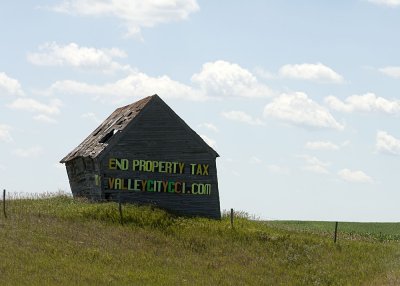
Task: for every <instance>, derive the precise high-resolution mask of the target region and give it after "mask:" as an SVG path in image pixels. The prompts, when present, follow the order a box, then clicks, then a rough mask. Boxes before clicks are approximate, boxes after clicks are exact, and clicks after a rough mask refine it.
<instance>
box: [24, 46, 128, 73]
mask: <svg viewBox="0 0 400 286" xmlns="http://www.w3.org/2000/svg"><path fill="white" fill-rule="evenodd" d="M124 57H126V53H125V52H124V51H122V50H120V49H117V48H111V49H96V48H93V47H80V46H79V45H77V44H75V43H70V44H68V45H58V44H57V43H46V44H44V45H42V46H40V47H39V52H36V53H29V54H28V55H27V58H28V61H29V62H31V63H32V64H34V65H38V66H60V67H63V66H69V67H74V68H81V69H87V70H96V71H102V72H114V71H116V70H125V71H130V70H131V68H130V67H129V66H127V65H126V66H123V65H121V64H119V63H117V62H115V61H114V60H113V59H114V58H124Z"/></svg>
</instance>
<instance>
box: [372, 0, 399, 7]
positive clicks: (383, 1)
mask: <svg viewBox="0 0 400 286" xmlns="http://www.w3.org/2000/svg"><path fill="white" fill-rule="evenodd" d="M368 2H371V3H374V4H378V5H382V6H388V7H397V6H400V0H368Z"/></svg>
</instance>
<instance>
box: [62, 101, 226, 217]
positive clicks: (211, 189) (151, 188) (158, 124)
mask: <svg viewBox="0 0 400 286" xmlns="http://www.w3.org/2000/svg"><path fill="white" fill-rule="evenodd" d="M217 157H219V155H218V153H217V152H216V151H215V150H213V149H212V148H211V147H210V146H209V145H208V144H207V143H205V142H204V140H203V139H202V138H201V137H200V136H199V135H198V134H197V133H196V132H195V131H193V130H192V129H191V128H190V127H189V126H188V125H187V124H186V123H185V122H184V121H183V120H182V119H181V118H180V117H179V116H178V115H177V114H176V113H175V112H174V111H173V110H172V109H171V108H170V107H169V106H168V105H167V104H166V103H165V102H164V101H163V100H162V99H161V98H160V97H159V96H158V95H153V96H149V97H146V98H143V99H141V100H139V101H137V102H135V103H133V104H130V105H127V106H123V107H120V108H118V109H116V110H115V111H114V112H113V113H112V114H111V115H110V116H109V117H108V118H107V119H106V120H105V121H104V122H103V123H101V124H100V126H98V127H97V128H96V129H95V130H94V131H93V133H92V134H90V135H89V136H88V137H87V138H86V139H85V140H84V141H83V142H82V143H81V144H80V145H79V146H78V147H76V148H75V149H74V150H72V151H71V152H70V153H69V154H68V155H67V156H65V157H64V158H63V159H62V160H61V161H60V162H61V163H65V165H66V169H67V173H68V179H69V183H70V186H71V191H72V194H73V196H74V197H85V198H88V199H89V200H91V201H103V200H106V201H119V200H120V201H122V202H123V203H136V204H151V205H155V206H157V207H160V208H163V209H166V210H168V211H170V212H173V213H176V214H180V215H188V216H203V217H209V218H216V219H219V218H220V217H221V212H220V201H219V191H218V179H217V168H216V158H217Z"/></svg>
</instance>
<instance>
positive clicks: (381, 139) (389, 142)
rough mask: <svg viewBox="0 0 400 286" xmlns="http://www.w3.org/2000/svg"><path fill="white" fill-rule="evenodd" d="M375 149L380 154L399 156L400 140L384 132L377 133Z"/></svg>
mask: <svg viewBox="0 0 400 286" xmlns="http://www.w3.org/2000/svg"><path fill="white" fill-rule="evenodd" d="M376 149H377V150H378V151H379V152H382V153H387V154H393V155H400V139H397V138H395V137H394V136H392V135H390V134H389V133H387V132H385V131H378V132H377V134H376Z"/></svg>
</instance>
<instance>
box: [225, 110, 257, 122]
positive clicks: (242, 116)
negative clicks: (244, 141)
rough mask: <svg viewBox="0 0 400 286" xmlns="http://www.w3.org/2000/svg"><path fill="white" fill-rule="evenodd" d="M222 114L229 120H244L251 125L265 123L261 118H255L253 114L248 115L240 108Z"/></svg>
mask: <svg viewBox="0 0 400 286" xmlns="http://www.w3.org/2000/svg"><path fill="white" fill-rule="evenodd" d="M221 115H222V116H223V117H224V118H226V119H228V120H232V121H237V122H242V123H246V124H250V125H263V124H264V123H263V122H262V121H261V120H260V119H258V118H253V117H252V116H251V115H248V114H247V113H246V112H244V111H240V110H231V111H224V112H222V113H221Z"/></svg>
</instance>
